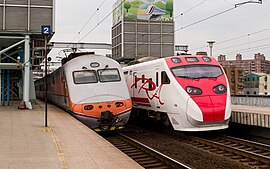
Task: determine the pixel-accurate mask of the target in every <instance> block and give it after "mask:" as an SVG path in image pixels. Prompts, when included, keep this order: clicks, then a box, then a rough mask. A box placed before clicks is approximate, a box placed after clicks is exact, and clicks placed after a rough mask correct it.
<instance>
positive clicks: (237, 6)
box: [124, 4, 244, 52]
mask: <svg viewBox="0 0 270 169" xmlns="http://www.w3.org/2000/svg"><path fill="white" fill-rule="evenodd" d="M243 5H244V4H241V5H237V4H235V5H234V7H232V8H229V9H226V10H224V11H221V12H219V13H217V14H214V15H211V16H209V17H206V18H204V19H201V20H199V21H196V22H193V23H191V24H188V25H186V26H183V27H182V26H181V27H180V28H178V29H176V30H174V31H172V32H169V33H166V34H164V35H161V36H159V37H157V38H154V39H150V41H154V40H156V39H159V38H162V37H165V36H168V35H171V34H172V33H175V32H178V31H180V30H183V29H186V28H188V27H191V26H193V25H196V24H199V23H201V22H203V21H206V20H208V19H211V18H214V17H216V16H219V15H221V14H224V13H226V12H229V11H231V10H233V9H236V8H240V7H242V6H243ZM146 43H148V42H143V43H142V44H138V45H137V46H140V45H144V44H146ZM134 48H136V47H132V48H129V49H127V50H124V52H126V51H129V50H132V49H134Z"/></svg>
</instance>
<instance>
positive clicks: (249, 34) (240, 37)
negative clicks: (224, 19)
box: [190, 27, 270, 51]
mask: <svg viewBox="0 0 270 169" xmlns="http://www.w3.org/2000/svg"><path fill="white" fill-rule="evenodd" d="M269 30H270V27H269V28H265V29H262V30H259V31H256V32H252V33H248V34H245V35H240V36H237V37H233V38H230V39H227V40H224V41H220V42H216V43H215V45H220V44H222V43H226V42H231V41H234V40H238V39H242V38H245V37H248V36H251V35H255V34H258V33H262V32H265V31H269ZM206 47H207V46H205V45H204V46H201V47H197V48H193V49H190V50H191V51H193V50H197V49H202V48H206Z"/></svg>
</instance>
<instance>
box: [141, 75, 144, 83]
mask: <svg viewBox="0 0 270 169" xmlns="http://www.w3.org/2000/svg"><path fill="white" fill-rule="evenodd" d="M144 81H145V75H142V83H144Z"/></svg>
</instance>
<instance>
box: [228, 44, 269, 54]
mask: <svg viewBox="0 0 270 169" xmlns="http://www.w3.org/2000/svg"><path fill="white" fill-rule="evenodd" d="M266 46H269V47H270V43H269V44H264V45H260V46H254V47H251V48H250V47H249V48H245V49H240V50H234V51H230V52H226V53H224V54H225V55H226V54H230V53H235V52H243V51H246V52H249V51H253V50H258V49H261V47H264V48H269V47H266ZM252 49H253V50H252Z"/></svg>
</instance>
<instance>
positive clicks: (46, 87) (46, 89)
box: [45, 35, 48, 127]
mask: <svg viewBox="0 0 270 169" xmlns="http://www.w3.org/2000/svg"><path fill="white" fill-rule="evenodd" d="M47 94H48V79H47V35H45V127H48V124H47V118H48V109H47V105H48V100H47V96H48V95H47Z"/></svg>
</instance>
